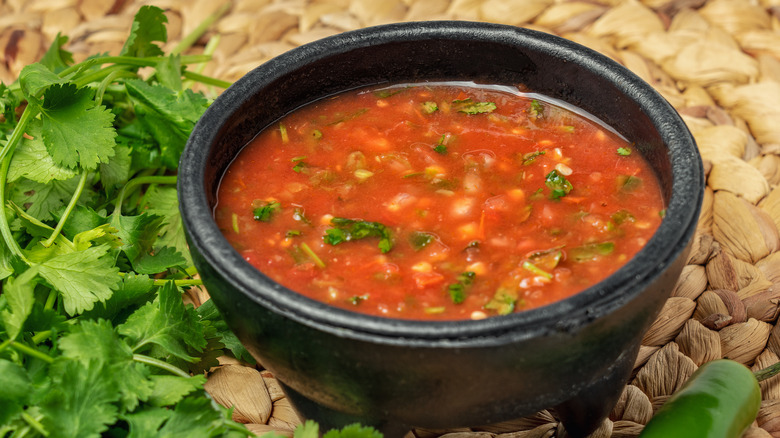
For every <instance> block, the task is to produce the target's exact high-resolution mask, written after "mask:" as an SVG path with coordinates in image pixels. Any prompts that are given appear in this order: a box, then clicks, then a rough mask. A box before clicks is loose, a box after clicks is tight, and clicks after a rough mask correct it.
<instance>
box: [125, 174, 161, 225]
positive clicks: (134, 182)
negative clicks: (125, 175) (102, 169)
mask: <svg viewBox="0 0 780 438" xmlns="http://www.w3.org/2000/svg"><path fill="white" fill-rule="evenodd" d="M144 184H176V175H171V176H157V175H149V176H140V177H138V178H133V179H131V180H130V181H128V182H127V184H125V185H124V187H122V190H120V191H119V195H118V196H117V198H116V203H115V204H114V212H113V213H112V214H113V216H114V217H115V218H116V219H118V218H119V216H121V214H122V202H124V200H125V196H126V195H127V193H129V192H130V191H131V190H134V189H135V188H136V186H141V185H144Z"/></svg>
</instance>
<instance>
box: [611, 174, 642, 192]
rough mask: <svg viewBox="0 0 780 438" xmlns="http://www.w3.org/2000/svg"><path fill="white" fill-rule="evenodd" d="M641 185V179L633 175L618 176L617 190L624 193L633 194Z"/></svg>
mask: <svg viewBox="0 0 780 438" xmlns="http://www.w3.org/2000/svg"><path fill="white" fill-rule="evenodd" d="M641 185H642V178H639V177H637V176H633V175H618V177H617V186H618V190H620V191H621V192H624V193H629V192H633V191H634V190H636V189H638V188H639V187H640V186H641Z"/></svg>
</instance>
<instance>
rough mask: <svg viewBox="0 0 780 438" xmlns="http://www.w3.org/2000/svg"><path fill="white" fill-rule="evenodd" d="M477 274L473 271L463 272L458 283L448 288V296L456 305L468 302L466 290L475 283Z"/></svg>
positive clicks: (459, 275)
mask: <svg viewBox="0 0 780 438" xmlns="http://www.w3.org/2000/svg"><path fill="white" fill-rule="evenodd" d="M475 277H476V274H475V273H474V272H472V271H466V272H461V273H460V274H458V277H457V283H453V284H450V285H449V286H447V294H448V295H449V296H450V300H452V302H453V303H455V304H461V303H463V301H465V300H466V289H467V288H468V286H471V284H472V283H473V282H474V278H475Z"/></svg>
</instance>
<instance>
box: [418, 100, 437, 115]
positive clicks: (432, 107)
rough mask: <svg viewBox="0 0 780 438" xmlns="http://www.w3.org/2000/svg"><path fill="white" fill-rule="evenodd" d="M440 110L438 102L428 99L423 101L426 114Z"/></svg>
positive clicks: (423, 109)
mask: <svg viewBox="0 0 780 438" xmlns="http://www.w3.org/2000/svg"><path fill="white" fill-rule="evenodd" d="M438 110H439V105H436V102H431V101H428V102H423V103H422V111H423V112H424V113H425V114H433V113H435V112H436V111H438Z"/></svg>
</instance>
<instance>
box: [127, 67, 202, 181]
mask: <svg viewBox="0 0 780 438" xmlns="http://www.w3.org/2000/svg"><path fill="white" fill-rule="evenodd" d="M125 88H126V89H127V94H128V96H129V97H130V100H131V102H132V104H133V109H134V110H135V115H136V117H137V118H138V121H139V122H140V123H141V124H142V125H143V127H144V128H145V130H146V131H147V132H148V133H149V134H150V135H151V137H152V138H153V139H154V141H155V142H156V143H157V144H158V146H159V148H160V152H161V154H162V162H163V164H165V165H166V166H167V167H168V168H170V169H176V168H177V167H178V165H179V156H180V155H181V153H182V151H183V150H184V144H185V143H186V142H187V138H188V137H189V134H190V132H191V131H192V128H193V127H194V126H195V122H197V120H198V118H199V117H200V116H201V115H202V114H203V111H205V110H206V107H207V106H208V102H207V101H206V99H205V98H204V97H203V96H202V95H199V94H195V93H193V92H192V91H191V90H184V91H183V92H180V93H176V92H174V91H173V90H171V89H170V88H168V87H164V86H162V85H149V84H147V83H146V82H144V81H142V80H140V79H131V80H128V81H126V82H125Z"/></svg>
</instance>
